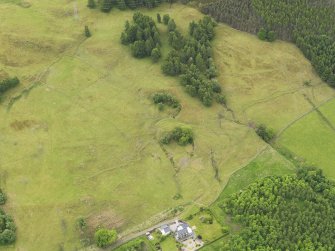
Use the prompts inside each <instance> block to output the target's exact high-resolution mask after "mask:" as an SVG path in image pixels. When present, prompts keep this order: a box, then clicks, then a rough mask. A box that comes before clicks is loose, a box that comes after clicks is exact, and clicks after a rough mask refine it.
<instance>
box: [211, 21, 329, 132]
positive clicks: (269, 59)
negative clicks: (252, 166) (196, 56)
mask: <svg viewBox="0 0 335 251" xmlns="http://www.w3.org/2000/svg"><path fill="white" fill-rule="evenodd" d="M218 36H219V37H220V39H217V40H216V41H215V47H216V51H215V52H216V55H217V59H218V60H217V62H218V63H219V64H220V69H221V77H220V79H221V82H222V83H224V88H225V91H226V93H228V97H227V98H228V103H229V105H230V107H231V108H232V109H233V110H234V111H235V113H236V116H238V118H239V120H240V121H242V122H244V123H248V122H257V123H265V124H266V125H269V126H270V127H272V128H273V129H275V130H276V131H277V132H278V131H280V130H281V129H283V128H284V127H285V126H286V125H287V124H289V123H290V122H291V121H293V120H294V119H296V118H297V117H299V116H301V115H302V114H304V113H306V112H308V111H310V110H311V106H310V104H309V103H308V102H307V101H306V99H305V98H304V96H303V94H305V95H307V96H308V97H309V98H310V99H311V100H313V102H314V103H315V104H316V105H318V104H320V103H322V102H324V101H326V100H328V99H329V98H332V97H334V96H335V92H334V90H333V89H331V88H330V87H329V86H327V84H325V83H324V82H322V81H321V79H320V78H319V77H318V76H317V75H316V74H315V72H314V71H313V68H312V66H311V64H310V62H309V61H308V60H307V59H306V58H305V57H304V56H303V55H302V53H301V52H300V51H299V49H298V48H297V47H295V46H294V45H293V44H288V43H285V42H282V41H276V42H274V43H268V42H261V41H260V40H259V39H258V38H257V37H256V36H250V35H249V34H246V33H244V32H235V30H234V29H231V28H228V27H226V28H225V29H219V32H218ZM306 81H309V82H310V86H306V85H304V82H306Z"/></svg>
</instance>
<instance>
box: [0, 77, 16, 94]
mask: <svg viewBox="0 0 335 251" xmlns="http://www.w3.org/2000/svg"><path fill="white" fill-rule="evenodd" d="M19 83H20V80H19V79H18V78H17V77H14V78H7V79H5V80H2V81H1V82H0V95H1V94H3V93H4V92H5V91H7V90H9V89H11V88H14V87H16V86H17V85H18V84H19Z"/></svg>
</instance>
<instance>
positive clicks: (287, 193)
mask: <svg viewBox="0 0 335 251" xmlns="http://www.w3.org/2000/svg"><path fill="white" fill-rule="evenodd" d="M220 206H221V208H222V209H223V210H224V211H225V212H226V213H227V214H229V215H231V216H232V217H233V220H234V221H236V222H238V223H240V224H242V225H243V229H242V230H241V231H240V232H239V233H238V234H236V235H233V236H232V237H231V239H230V240H229V242H228V243H227V244H226V245H225V246H224V247H223V250H227V251H230V250H283V251H286V250H291V251H299V250H325V251H326V250H334V249H335V231H334V229H335V184H334V183H333V182H331V181H329V180H327V178H326V177H325V176H324V175H323V174H322V171H321V170H317V169H314V168H308V169H300V170H299V171H298V172H297V175H295V176H273V177H267V178H264V179H261V180H259V181H257V182H255V183H253V184H251V185H250V186H249V187H248V188H247V189H245V190H244V191H241V192H239V193H237V194H233V195H231V196H230V197H229V198H228V199H225V200H223V201H222V202H220Z"/></svg>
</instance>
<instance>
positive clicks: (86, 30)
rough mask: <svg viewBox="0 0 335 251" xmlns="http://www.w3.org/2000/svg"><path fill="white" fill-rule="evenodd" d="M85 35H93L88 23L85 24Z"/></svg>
mask: <svg viewBox="0 0 335 251" xmlns="http://www.w3.org/2000/svg"><path fill="white" fill-rule="evenodd" d="M85 36H86V37H90V36H92V34H91V32H90V30H89V28H88V26H87V25H85Z"/></svg>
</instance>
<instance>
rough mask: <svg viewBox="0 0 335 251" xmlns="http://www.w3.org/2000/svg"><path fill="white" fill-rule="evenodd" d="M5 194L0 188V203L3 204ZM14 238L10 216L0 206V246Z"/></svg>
mask: <svg viewBox="0 0 335 251" xmlns="http://www.w3.org/2000/svg"><path fill="white" fill-rule="evenodd" d="M5 202H6V195H5V194H4V192H3V191H2V190H1V189H0V205H3V204H5ZM15 240H16V226H15V223H14V220H13V218H12V217H11V216H9V215H8V214H6V213H5V211H3V210H2V209H1V208H0V246H2V245H9V244H12V243H14V242H15Z"/></svg>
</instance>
